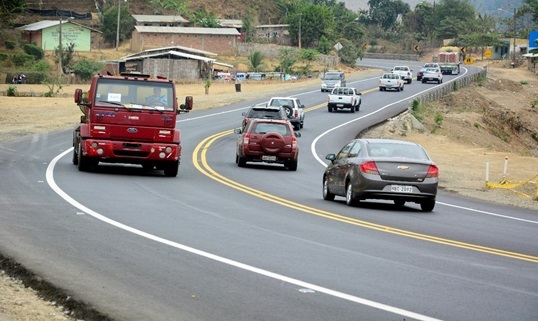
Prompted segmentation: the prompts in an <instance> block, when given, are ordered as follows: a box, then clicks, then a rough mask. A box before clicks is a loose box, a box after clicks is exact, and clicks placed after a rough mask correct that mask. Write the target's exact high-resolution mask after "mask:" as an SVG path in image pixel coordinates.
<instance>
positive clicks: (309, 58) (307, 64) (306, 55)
mask: <svg viewBox="0 0 538 321" xmlns="http://www.w3.org/2000/svg"><path fill="white" fill-rule="evenodd" d="M318 56H319V53H318V52H317V51H316V50H312V49H301V50H300V51H299V60H300V61H301V62H302V63H303V66H302V67H301V74H303V75H309V74H310V73H311V66H312V63H313V62H314V61H316V60H317V59H318Z"/></svg>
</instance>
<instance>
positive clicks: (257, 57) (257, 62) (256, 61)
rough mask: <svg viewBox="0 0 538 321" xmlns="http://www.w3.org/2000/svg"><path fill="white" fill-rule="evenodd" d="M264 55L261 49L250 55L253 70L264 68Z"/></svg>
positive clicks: (257, 70)
mask: <svg viewBox="0 0 538 321" xmlns="http://www.w3.org/2000/svg"><path fill="white" fill-rule="evenodd" d="M262 60H263V55H262V53H261V52H259V51H254V52H253V53H252V54H251V55H250V57H249V61H250V66H251V67H252V70H253V71H255V72H259V71H260V69H261V68H262V66H263V62H262Z"/></svg>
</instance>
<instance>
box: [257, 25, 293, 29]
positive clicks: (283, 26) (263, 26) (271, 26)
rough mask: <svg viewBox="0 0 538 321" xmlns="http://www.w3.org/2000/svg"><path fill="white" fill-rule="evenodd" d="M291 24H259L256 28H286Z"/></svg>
mask: <svg viewBox="0 0 538 321" xmlns="http://www.w3.org/2000/svg"><path fill="white" fill-rule="evenodd" d="M289 26H290V25H259V26H256V28H286V27H289Z"/></svg>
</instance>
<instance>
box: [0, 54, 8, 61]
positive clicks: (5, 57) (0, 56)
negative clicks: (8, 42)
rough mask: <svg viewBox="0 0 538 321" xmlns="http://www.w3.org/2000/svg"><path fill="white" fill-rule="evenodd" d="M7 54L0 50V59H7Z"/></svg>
mask: <svg viewBox="0 0 538 321" xmlns="http://www.w3.org/2000/svg"><path fill="white" fill-rule="evenodd" d="M9 56H10V55H9V54H8V53H5V52H0V61H4V60H8V59H9Z"/></svg>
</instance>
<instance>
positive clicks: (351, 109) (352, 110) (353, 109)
mask: <svg viewBox="0 0 538 321" xmlns="http://www.w3.org/2000/svg"><path fill="white" fill-rule="evenodd" d="M349 111H350V112H351V113H354V112H355V106H353V105H351V108H350V109H349Z"/></svg>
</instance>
